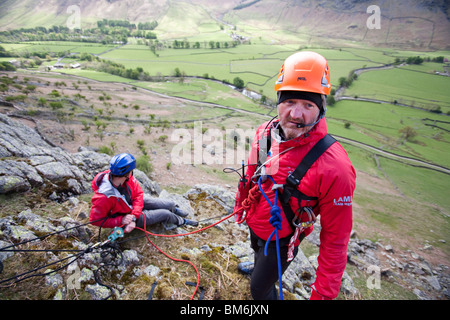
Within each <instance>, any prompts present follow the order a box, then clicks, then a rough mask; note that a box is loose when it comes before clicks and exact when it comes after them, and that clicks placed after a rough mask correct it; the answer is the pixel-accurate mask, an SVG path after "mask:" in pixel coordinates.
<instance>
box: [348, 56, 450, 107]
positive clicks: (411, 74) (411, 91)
mask: <svg viewBox="0 0 450 320" xmlns="http://www.w3.org/2000/svg"><path fill="white" fill-rule="evenodd" d="M440 68H442V65H437V64H435V63H432V64H431V63H430V64H428V63H425V64H424V65H423V66H408V67H405V68H404V67H399V68H394V69H388V70H377V71H371V72H365V73H363V74H361V75H360V76H359V79H358V80H357V81H354V82H353V84H352V86H351V87H350V88H349V89H348V90H346V92H345V94H346V95H350V96H358V97H364V98H371V99H377V100H384V101H388V102H393V101H395V100H396V101H397V102H398V103H404V104H409V105H412V106H415V107H420V108H425V109H433V108H436V107H438V106H439V107H441V110H442V112H444V113H446V112H448V111H450V91H449V90H448V87H449V84H450V79H449V78H448V77H445V76H439V75H435V74H433V73H430V72H429V71H430V70H434V69H440Z"/></svg>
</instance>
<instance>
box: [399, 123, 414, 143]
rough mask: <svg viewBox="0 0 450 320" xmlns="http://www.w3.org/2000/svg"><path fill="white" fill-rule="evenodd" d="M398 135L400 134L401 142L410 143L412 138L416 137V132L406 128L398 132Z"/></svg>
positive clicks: (408, 127)
mask: <svg viewBox="0 0 450 320" xmlns="http://www.w3.org/2000/svg"><path fill="white" fill-rule="evenodd" d="M398 132H399V133H401V135H402V138H403V142H405V141H411V139H412V138H414V137H415V136H417V131H416V130H414V129H413V128H411V127H410V126H406V127H403V128H401V129H400V130H398Z"/></svg>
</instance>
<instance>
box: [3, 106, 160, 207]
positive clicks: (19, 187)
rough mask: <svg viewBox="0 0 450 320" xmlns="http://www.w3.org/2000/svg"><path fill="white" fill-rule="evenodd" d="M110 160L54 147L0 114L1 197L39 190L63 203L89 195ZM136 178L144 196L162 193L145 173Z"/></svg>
mask: <svg viewBox="0 0 450 320" xmlns="http://www.w3.org/2000/svg"><path fill="white" fill-rule="evenodd" d="M109 160H110V156H108V155H106V154H103V153H97V152H95V151H93V150H89V149H87V148H80V150H79V152H77V153H74V154H71V153H69V152H67V151H65V150H64V149H62V148H59V147H55V146H52V145H51V144H49V143H48V142H47V141H45V139H43V138H42V137H41V136H40V135H39V133H38V132H37V131H35V130H34V129H32V128H30V127H28V126H26V125H24V124H22V123H21V122H18V121H14V120H12V119H10V118H9V117H8V116H5V115H3V114H0V194H8V193H14V192H25V191H29V190H32V189H34V188H36V189H39V190H41V191H44V192H45V193H47V194H48V196H50V197H51V198H52V199H53V200H61V201H62V200H65V199H67V198H68V197H70V196H74V195H80V194H82V193H86V192H89V191H90V189H91V186H90V183H91V181H92V178H93V177H94V175H95V174H96V173H98V172H99V171H101V170H105V169H106V168H108V164H109ZM135 176H136V178H137V179H138V180H139V182H140V183H141V185H142V187H143V189H144V191H145V192H148V193H150V194H158V193H159V192H160V191H161V190H160V189H159V187H158V186H157V184H155V183H154V182H152V181H151V180H150V179H149V178H148V177H147V176H146V175H145V174H144V173H143V172H140V171H139V170H136V172H135Z"/></svg>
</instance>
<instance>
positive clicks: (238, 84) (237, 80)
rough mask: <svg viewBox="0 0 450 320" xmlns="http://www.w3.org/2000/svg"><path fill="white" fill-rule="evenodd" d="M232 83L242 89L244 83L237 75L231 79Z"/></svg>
mask: <svg viewBox="0 0 450 320" xmlns="http://www.w3.org/2000/svg"><path fill="white" fill-rule="evenodd" d="M233 85H234V86H235V87H236V88H238V89H242V88H244V85H245V83H244V80H242V79H241V78H239V77H236V78H234V79H233Z"/></svg>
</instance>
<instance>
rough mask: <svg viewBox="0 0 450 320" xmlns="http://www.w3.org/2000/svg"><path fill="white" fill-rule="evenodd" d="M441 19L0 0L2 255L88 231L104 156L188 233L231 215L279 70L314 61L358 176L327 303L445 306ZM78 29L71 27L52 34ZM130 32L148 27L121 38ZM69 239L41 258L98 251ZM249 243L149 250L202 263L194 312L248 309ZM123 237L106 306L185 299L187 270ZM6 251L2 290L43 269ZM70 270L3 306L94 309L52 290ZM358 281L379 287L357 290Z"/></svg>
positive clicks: (301, 8) (175, 0) (242, 2)
mask: <svg viewBox="0 0 450 320" xmlns="http://www.w3.org/2000/svg"><path fill="white" fill-rule="evenodd" d="M72 5H74V6H75V7H70V6H72ZM369 5H378V6H379V8H380V17H381V21H380V23H381V24H380V29H369V28H368V27H367V24H366V23H367V21H368V18H369V17H370V16H371V13H367V11H366V10H367V8H368V7H369ZM69 8H70V9H71V10H72V11H70V10H69V11H70V12H68V9H69ZM73 10H75V11H73ZM77 10H79V16H78V13H77V12H78V11H77ZM448 10H449V5H448V1H446V0H426V1H419V0H405V1H382V0H380V1H374V2H372V1H357V0H345V1H325V0H302V1H299V0H289V1H288V0H260V1H251V0H223V1H210V0H185V1H180V0H161V1H156V0H144V1H137V0H126V1H125V0H116V1H114V0H109V1H106V0H101V1H88V0H81V1H78V2H75V1H54V0H51V1H31V0H16V1H11V0H6V1H1V2H0V39H1V40H0V41H2V43H0V68H3V69H0V118H1V121H0V242H2V244H0V248H1V247H3V246H4V245H6V244H5V243H10V242H11V241H12V242H17V241H19V240H20V238H21V236H31V237H33V236H34V235H36V236H39V235H42V234H43V233H45V232H44V231H45V230H43V229H41V227H49V228H50V229H53V228H60V227H61V226H65V225H66V224H67V223H69V225H70V224H71V223H74V221H73V220H75V221H76V222H77V223H83V222H84V221H86V219H87V213H88V212H89V206H90V197H91V196H92V190H90V187H89V185H90V179H91V177H92V175H93V174H94V173H95V172H96V171H98V170H100V169H101V168H103V167H104V166H106V165H107V160H108V158H109V157H110V156H112V155H113V154H115V153H117V152H131V153H133V154H134V155H135V156H136V157H137V158H138V162H139V169H138V170H139V173H138V174H139V176H140V178H141V180H140V181H141V182H142V183H143V185H144V186H145V188H146V190H147V191H148V192H151V193H154V194H155V195H158V194H159V196H161V197H174V198H176V199H177V200H178V201H180V202H181V203H183V204H187V203H188V206H189V205H190V206H191V207H192V208H191V210H192V211H191V212H192V214H193V215H194V216H195V217H196V218H199V219H201V220H202V226H205V225H208V224H210V223H212V222H211V221H216V219H218V218H217V217H218V216H219V215H222V214H229V213H230V210H231V207H230V206H232V203H233V197H234V195H235V193H236V186H237V183H238V180H239V176H238V175H237V174H236V171H234V172H233V170H231V169H230V167H232V168H240V166H241V161H242V160H244V159H246V158H247V156H248V150H249V145H250V143H251V142H252V139H253V136H254V132H255V129H256V128H257V127H258V126H259V125H260V124H261V123H262V122H264V121H266V120H268V119H270V118H272V117H273V116H274V115H275V113H276V110H277V109H276V107H275V104H274V100H275V92H274V90H273V84H274V82H275V80H276V77H277V75H278V70H279V68H280V66H281V64H282V62H283V61H284V59H285V58H286V57H287V56H288V55H289V54H291V53H293V52H296V51H299V50H314V51H316V52H318V53H320V54H322V55H323V56H325V57H326V58H327V60H328V62H329V66H330V70H331V74H332V76H331V84H332V93H331V94H330V96H329V97H328V98H329V102H327V105H328V108H327V109H328V110H327V114H326V120H327V126H328V131H329V132H330V133H331V134H332V135H333V136H335V137H336V138H337V140H338V141H339V142H340V143H341V144H342V145H343V146H344V148H345V150H346V151H347V153H348V155H349V157H350V159H351V161H352V163H353V165H354V167H355V169H356V172H357V186H356V190H355V194H354V197H353V218H354V219H353V237H352V239H351V243H350V246H349V250H348V264H347V269H346V277H345V281H344V283H343V285H342V287H341V294H340V295H339V297H338V298H339V299H380V300H383V299H408V300H409V299H444V300H445V299H448V298H449V296H450V294H449V288H450V280H449V279H450V276H449V272H450V266H449V265H448V261H449V256H450V246H449V245H448V243H449V242H450V233H449V220H448V218H449V217H450V198H449V197H447V196H446V195H447V194H448V190H449V188H450V184H449V182H450V180H449V179H448V176H449V174H450V157H449V156H448V155H449V154H448V145H449V143H450V120H449V118H448V117H449V115H450V91H449V90H448V88H449V86H450V77H449V70H450V64H449V62H448V61H449V58H450V51H449V49H450V47H449V45H448V39H449V38H450V31H449V30H450V25H449V18H448V17H449V11H448ZM77 17H79V18H80V20H79V22H80V28H82V29H83V30H68V27H66V28H65V29H64V26H67V25H71V26H72V24H73V23H74V22H76V19H75V20H73V18H77ZM103 19H105V20H103ZM114 19H117V21H116V20H114ZM99 21H100V23H99V24H98V22H99ZM139 22H142V23H151V24H152V26H151V28H148V29H145V30H144V31H145V32H144V33H139V32H141V31H142V30H138V29H137V28H136V26H129V24H130V23H131V24H133V23H134V24H137V23H139ZM105 25H107V27H105ZM58 26H60V27H62V28H60V27H58ZM154 26H156V27H154ZM31 27H37V28H34V29H29V30H27V29H23V30H22V31H19V30H17V29H20V28H31ZM89 28H92V29H89ZM13 29H15V31H11V32H10V33H9V32H8V31H5V32H2V31H4V30H13ZM144 35H145V36H144ZM16 139H17V140H16ZM41 139H42V141H41ZM137 172H138V171H137ZM227 172H228V173H227ZM149 179H150V180H151V181H152V182H149ZM199 190H200V191H199ZM228 203H231V205H230V204H228ZM39 216H40V218H39ZM41 218H42V219H41ZM27 219H28V220H30V224H28V223H27ZM43 220H45V221H43ZM68 221H69V222H68ZM25 229H26V230H25ZM84 229H86V230H85V232H86V233H87V234H88V235H89V237H88V238H86V234H84V235H83V234H72V233H69V234H68V236H63V237H59V238H58V237H57V238H56V239H49V240H48V241H47V240H45V241H43V242H42V243H43V246H44V247H45V248H52V246H53V245H55V244H58V245H61V246H62V247H64V248H67V247H69V248H72V247H76V249H78V250H83V248H85V247H84V245H89V244H92V243H94V242H95V241H96V240H97V234H96V232H97V230H96V228H94V227H92V226H89V227H87V228H83V230H84ZM152 230H153V231H155V232H156V233H170V232H168V231H167V230H165V229H164V228H163V227H161V226H156V227H155V229H152ZM189 230H191V229H189ZM318 230H320V223H318V224H317V226H316V231H318ZM15 231H17V232H18V233H16V232H15ZM22 231H23V232H24V233H25V234H21V233H20V232H22ZM28 231H30V232H28ZM246 231H247V230H246V228H245V227H243V226H236V224H235V223H229V222H225V223H221V224H220V225H218V226H217V227H215V228H211V229H209V230H208V231H206V232H202V233H200V234H198V235H195V236H189V237H180V238H178V239H176V240H175V239H170V240H166V239H164V238H161V237H156V238H153V237H150V238H151V240H152V241H153V240H154V241H155V243H156V244H157V245H158V246H161V248H163V249H164V250H167V251H168V252H170V253H171V254H173V255H174V256H176V257H181V258H183V259H187V260H190V261H191V262H193V263H194V264H195V265H197V266H199V267H200V274H201V285H202V286H204V287H205V288H206V290H205V299H208V300H209V299H248V298H249V292H248V290H247V289H248V288H247V286H248V278H247V277H245V276H243V275H242V274H239V273H238V271H237V267H236V265H237V263H238V262H239V261H241V260H243V259H247V258H249V257H250V255H249V250H248V242H247V241H246V240H247V232H246ZM173 232H182V231H179V230H177V231H173ZM31 233H33V234H31ZM317 233H318V232H316V233H315V234H313V235H312V236H311V237H309V239H307V240H308V241H305V242H304V243H302V250H303V251H304V255H303V256H302V260H301V261H298V264H297V263H296V264H295V268H296V269H297V270H302V272H303V271H305V273H301V274H299V273H296V272H295V271H293V272H292V273H289V276H288V277H285V279H284V283H283V285H284V286H285V289H286V290H287V291H288V292H289V295H288V296H289V298H292V299H303V298H305V297H306V298H307V297H309V293H310V292H309V290H310V288H309V286H308V283H310V282H311V281H312V279H313V278H314V267H315V259H316V258H317V253H318V246H319V244H320V239H319V237H318V234H317ZM134 235H141V236H142V234H140V233H139V232H135V233H134V234H132V235H130V237H126V239H124V240H126V241H128V240H130V241H129V242H127V243H126V244H124V246H123V247H122V249H123V251H124V254H125V251H126V254H125V255H126V256H127V258H130V259H131V262H130V261H129V260H127V259H125V263H126V264H127V263H128V262H130V263H128V264H127V265H126V267H127V268H128V269H123V268H122V267H123V266H120V267H118V269H114V268H112V269H111V270H112V272H109V275H110V276H111V278H109V276H108V278H107V279H106V280H107V282H108V283H110V282H114V280H120V281H118V282H115V283H114V288H115V289H117V290H119V291H120V294H119V293H117V294H116V296H115V298H117V299H139V300H140V299H145V297H146V296H147V295H148V293H149V292H148V291H149V290H150V288H151V286H152V283H153V281H155V280H158V283H159V285H158V287H157V289H156V291H155V296H156V297H157V298H158V299H175V300H176V299H188V298H189V296H190V294H191V293H192V291H193V288H192V287H190V286H189V285H186V284H185V283H184V280H189V281H190V280H192V279H194V273H193V269H191V268H190V267H189V266H188V265H187V264H186V265H184V267H181V268H180V270H178V266H180V264H174V263H173V262H172V261H171V260H170V259H166V258H164V257H163V256H162V255H161V254H159V253H158V252H157V250H156V249H153V248H152V247H150V248H149V246H150V244H149V243H148V242H147V239H145V238H142V239H138V240H137V241H135V240H134ZM101 236H103V237H105V238H106V237H107V231H106V230H104V232H103V234H101ZM78 240H80V241H81V242H83V243H84V245H83V244H81V243H80V242H79V241H78ZM172 240H173V241H172ZM236 242H237V243H236ZM135 245H136V246H137V247H139V248H135ZM14 254H15V255H14V257H11V256H10V255H9V253H4V252H0V260H1V261H4V260H5V258H6V262H5V263H4V266H5V271H4V273H3V275H2V274H0V282H1V281H2V279H3V278H2V277H3V276H5V274H7V275H13V274H14V271H17V270H19V271H21V269H22V268H23V269H29V268H28V267H31V265H34V264H35V263H37V262H43V261H44V260H45V261H49V259H50V260H51V259H54V256H52V254H47V253H44V254H43V257H42V261H41V260H39V259H35V260H33V259H28V258H26V257H27V254H26V253H14ZM33 254H34V253H33ZM136 254H137V257H135V255H136ZM63 255H64V254H63V253H59V254H58V257H62V256H63ZM29 256H31V255H28V257H29ZM89 257H90V258H89V259H83V260H82V262H83V263H82V264H81V263H80V265H79V266H83V267H84V266H86V268H88V269H92V270H93V271H95V263H97V262H98V263H99V261H100V257H99V256H98V255H97V256H96V255H92V256H89ZM135 258H136V259H135ZM36 260H39V261H36ZM94 262H95V263H94ZM181 265H183V264H181ZM147 266H148V267H147ZM0 267H1V265H0ZM72 267H74V266H71V267H70V268H68V269H67V270H65V269H63V270H62V271H61V272H60V275H61V276H62V277H63V278H64V279H65V280H66V283H60V282H58V283H57V284H56V285H55V286H53V287H52V288H50V289H49V287H51V286H52V285H51V280H52V279H49V278H50V277H49V278H45V280H44V278H43V277H41V278H36V279H33V280H32V281H31V282H25V281H24V282H22V283H20V284H19V285H17V286H15V285H11V286H9V287H8V288H7V289H6V290H4V291H1V290H0V299H2V298H3V297H5V298H6V299H9V298H13V299H14V298H17V299H61V298H64V297H65V298H66V299H74V300H76V299H91V298H93V299H95V298H98V296H96V294H95V293H92V296H91V295H88V293H87V289H86V291H85V290H84V289H85V285H86V286H89V287H91V285H94V283H95V282H96V281H94V279H93V278H92V277H91V278H90V279H89V280H88V281H86V282H85V283H84V284H83V289H82V290H81V291H80V290H78V291H76V290H72V291H70V290H69V291H65V290H66V289H65V288H66V285H65V284H67V283H68V279H67V278H68V277H69V278H70V271H74V270H73V269H72ZM144 267H145V268H144ZM373 267H376V268H379V271H380V274H379V277H380V280H381V287H380V288H375V289H374V288H372V287H371V286H369V284H368V281H369V280H370V279H373V277H371V274H370V272H371V270H373ZM16 268H17V270H15V269H16ZM74 268H75V267H74ZM92 270H91V271H92ZM111 270H110V271H111ZM155 270H159V272H160V273H159V274H158V275H156V274H154V273H153V271H155ZM107 273H108V272H107ZM180 274H181V275H182V276H181V277H180ZM55 278H58V279H59V278H60V277H59V275H55ZM119 278H120V279H119ZM58 279H56V280H58ZM290 279H293V280H292V281H290ZM53 280H55V279H53ZM44 282H45V286H44ZM0 284H1V283H0ZM29 288H32V289H29ZM33 289H36V290H33ZM128 289H129V290H128ZM30 291H32V292H30ZM107 292H108V293H107V294H109V291H108V290H107ZM89 293H91V292H89ZM63 294H65V296H64V297H63V296H62V295H63ZM2 295H3V296H2ZM100 296H102V295H100ZM103 297H104V296H103ZM100 298H101V297H100Z"/></svg>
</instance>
